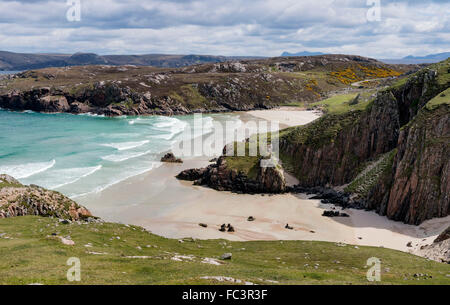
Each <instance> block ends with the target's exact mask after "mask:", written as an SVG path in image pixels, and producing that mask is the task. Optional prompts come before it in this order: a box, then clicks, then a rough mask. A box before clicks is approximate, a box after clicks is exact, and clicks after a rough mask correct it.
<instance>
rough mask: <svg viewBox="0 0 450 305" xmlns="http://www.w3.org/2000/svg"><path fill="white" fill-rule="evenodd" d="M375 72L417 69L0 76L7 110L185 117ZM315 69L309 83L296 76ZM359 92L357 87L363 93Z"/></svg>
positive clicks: (308, 91) (306, 67) (297, 94)
mask: <svg viewBox="0 0 450 305" xmlns="http://www.w3.org/2000/svg"><path fill="white" fill-rule="evenodd" d="M348 69H350V70H351V71H352V73H354V77H355V80H362V79H366V78H367V77H369V78H370V77H372V78H373V77H375V76H374V75H372V74H373V73H375V72H377V73H378V72H380V71H381V72H382V73H383V75H387V76H398V75H401V74H402V73H405V72H409V71H411V70H414V69H417V67H415V66H401V65H400V66H395V65H393V66H392V65H386V64H383V63H381V62H378V61H376V60H373V59H369V58H364V57H358V56H348V55H324V56H317V57H299V58H289V59H286V58H271V59H265V60H253V61H252V60H248V61H245V60H242V61H234V62H224V63H214V64H203V65H195V66H190V67H184V68H178V69H175V68H172V69H169V68H155V67H138V66H106V65H98V66H78V67H65V68H48V69H42V70H34V71H26V72H22V73H19V74H16V75H10V76H8V77H7V78H5V79H3V80H2V79H0V107H1V108H4V109H9V110H17V111H24V110H32V111H36V112H46V113H60V112H64V113H73V114H80V113H93V114H98V115H105V116H121V115H131V116H134V115H165V116H172V115H185V114H193V113H216V112H230V111H249V110H260V109H271V108H273V107H275V106H279V105H283V104H286V103H299V102H304V103H310V102H314V101H318V100H320V99H322V98H325V97H327V96H328V95H329V94H331V93H332V92H335V91H339V90H343V89H345V88H348V87H349V83H348V82H349V81H347V80H345V79H342V78H341V77H340V75H341V74H342V73H344V72H342V71H348ZM305 71H313V72H311V73H312V74H314V75H313V76H312V77H315V78H317V79H315V78H314V79H313V80H309V79H306V78H305V79H302V78H299V77H298V75H297V74H296V73H299V72H305ZM355 90H356V89H355Z"/></svg>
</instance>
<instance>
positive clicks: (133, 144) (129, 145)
mask: <svg viewBox="0 0 450 305" xmlns="http://www.w3.org/2000/svg"><path fill="white" fill-rule="evenodd" d="M149 142H150V141H149V140H145V141H140V142H122V143H109V144H101V145H102V146H106V147H112V148H115V149H117V150H129V149H133V148H137V147H141V146H143V145H145V144H148V143H149Z"/></svg>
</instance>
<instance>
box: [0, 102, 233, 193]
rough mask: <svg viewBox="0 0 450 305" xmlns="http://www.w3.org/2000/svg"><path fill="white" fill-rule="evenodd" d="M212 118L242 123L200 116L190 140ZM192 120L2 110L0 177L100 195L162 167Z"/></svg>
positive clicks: (221, 117) (216, 117) (207, 128)
mask: <svg viewBox="0 0 450 305" xmlns="http://www.w3.org/2000/svg"><path fill="white" fill-rule="evenodd" d="M214 120H227V121H230V120H231V121H233V122H236V126H237V125H239V122H240V120H239V118H238V116H235V115H231V114H230V115H209V116H203V119H202V122H203V124H202V125H203V126H202V128H200V130H195V133H194V135H193V136H198V135H201V134H205V133H208V132H210V131H211V126H212V125H213V121H214ZM193 121H194V120H193V116H179V117H159V116H154V117H119V118H106V117H101V116H92V115H71V114H41V113H35V112H31V111H27V112H9V111H3V110H0V173H6V174H9V175H11V176H13V177H15V178H17V179H19V180H20V181H21V182H22V183H25V184H37V185H40V186H43V187H46V188H49V189H54V190H57V191H60V192H62V193H64V194H66V195H68V196H70V197H77V196H80V195H83V194H88V193H91V192H99V191H101V190H103V189H105V188H107V187H109V186H111V185H113V184H115V183H118V182H120V181H123V180H125V179H127V178H130V177H132V176H135V175H139V174H141V173H144V172H146V171H148V170H151V169H153V168H155V167H157V166H160V162H158V161H159V158H160V156H161V153H163V152H166V151H168V150H171V148H172V147H173V146H174V145H175V143H177V142H178V141H180V139H181V133H182V132H183V130H184V129H185V128H187V127H192V128H194V123H193ZM197 129H198V128H197Z"/></svg>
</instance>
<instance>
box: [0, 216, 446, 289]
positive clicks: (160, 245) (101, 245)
mask: <svg viewBox="0 0 450 305" xmlns="http://www.w3.org/2000/svg"><path fill="white" fill-rule="evenodd" d="M237 229H239V228H237ZM0 233H1V234H2V235H1V236H2V237H1V238H0V256H1V258H2V259H1V260H0V284H32V283H40V284H49V285H52V284H81V285H87V284H106V285H109V284H137V285H141V284H155V285H158V284H182V285H184V284H231V283H230V282H219V281H217V280H215V279H212V278H209V279H207V278H206V277H218V276H228V277H232V278H234V279H240V280H243V281H249V282H252V283H255V284H266V285H273V284H327V285H330V284H362V285H365V284H448V283H449V281H450V280H449V278H448V274H450V265H448V264H440V263H437V262H433V261H429V260H427V259H424V258H421V257H417V256H413V255H410V254H407V253H403V252H399V251H394V250H389V249H385V248H374V247H362V246H361V247H357V248H356V247H354V246H350V245H345V246H343V245H340V244H335V243H327V242H313V241H261V242H258V241H255V242H230V241H225V240H194V239H184V242H182V243H181V242H179V241H178V240H174V239H166V238H163V237H159V236H156V235H153V234H151V233H149V232H147V231H145V230H143V229H142V228H140V227H135V226H125V225H122V224H113V223H103V224H102V223H91V224H77V223H72V224H69V225H62V224H59V222H58V221H57V220H56V219H51V218H41V217H36V216H26V217H17V218H9V219H0ZM52 233H56V234H57V236H62V237H67V236H70V238H71V239H72V240H73V241H74V242H75V245H73V246H67V245H64V244H62V242H61V240H60V239H59V238H57V237H49V236H51V235H52ZM224 253H232V254H233V257H232V259H231V260H228V261H221V260H220V259H219V257H220V256H221V255H222V254H224ZM71 257H77V258H79V259H80V261H81V282H69V281H68V280H67V277H66V274H67V271H68V270H69V268H70V267H71V266H68V265H67V260H68V259H69V258H71ZM371 257H377V258H379V259H381V262H382V264H381V269H382V270H381V271H382V273H381V282H380V283H370V282H368V281H367V278H366V273H367V270H368V268H367V267H366V262H367V260H368V259H369V258H371ZM205 258H211V259H215V260H216V261H218V262H220V265H212V264H208V263H202V261H204V259H205ZM417 273H422V274H428V275H431V276H432V278H428V279H423V278H422V279H420V280H418V279H417V278H415V277H414V274H417Z"/></svg>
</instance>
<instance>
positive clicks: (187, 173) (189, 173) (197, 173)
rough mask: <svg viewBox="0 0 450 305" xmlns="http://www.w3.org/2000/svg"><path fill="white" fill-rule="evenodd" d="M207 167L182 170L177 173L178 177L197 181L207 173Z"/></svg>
mask: <svg viewBox="0 0 450 305" xmlns="http://www.w3.org/2000/svg"><path fill="white" fill-rule="evenodd" d="M205 171H206V168H198V169H197V168H194V169H187V170H184V171H182V172H181V173H179V174H178V175H177V178H178V179H180V180H186V181H196V180H199V179H200V178H202V177H203V174H204V173H205Z"/></svg>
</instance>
